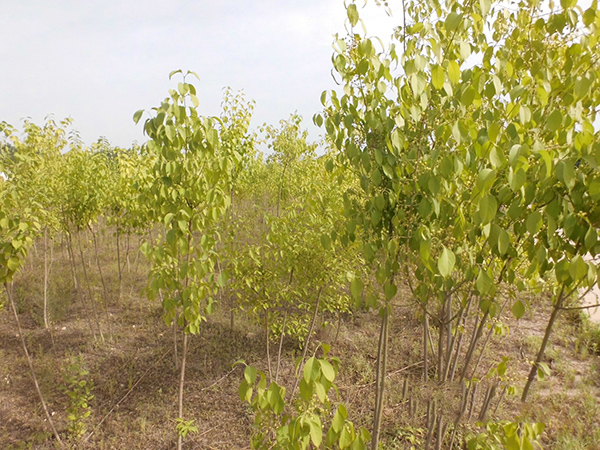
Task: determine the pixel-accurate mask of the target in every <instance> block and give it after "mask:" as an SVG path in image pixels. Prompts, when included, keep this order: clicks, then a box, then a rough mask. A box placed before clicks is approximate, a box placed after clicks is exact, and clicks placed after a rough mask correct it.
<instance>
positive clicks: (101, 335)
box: [77, 233, 105, 343]
mask: <svg viewBox="0 0 600 450" xmlns="http://www.w3.org/2000/svg"><path fill="white" fill-rule="evenodd" d="M77 243H78V245H79V255H80V257H81V267H82V268H83V278H84V279H85V284H86V286H87V290H88V295H89V297H90V303H91V305H92V312H93V313H94V319H95V320H96V327H97V328H98V332H99V333H100V340H101V341H102V342H103V343H104V342H105V340H104V334H103V333H102V328H101V327H100V318H99V317H98V312H97V311H96V306H95V305H94V295H93V293H92V287H91V285H90V279H89V277H88V272H87V268H86V265H85V258H84V256H83V246H82V245H81V235H80V233H77Z"/></svg>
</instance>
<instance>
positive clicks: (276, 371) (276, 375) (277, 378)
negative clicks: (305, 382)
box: [275, 311, 287, 383]
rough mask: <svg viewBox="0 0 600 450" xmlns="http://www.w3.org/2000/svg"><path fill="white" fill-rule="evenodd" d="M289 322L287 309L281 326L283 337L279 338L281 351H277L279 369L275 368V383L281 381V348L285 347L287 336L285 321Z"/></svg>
mask: <svg viewBox="0 0 600 450" xmlns="http://www.w3.org/2000/svg"><path fill="white" fill-rule="evenodd" d="M286 322H287V311H286V312H285V316H283V326H282V327H281V337H280V339H279V352H278V353H277V369H276V370H275V383H277V382H278V381H279V366H280V365H281V349H282V348H283V338H284V336H285V323H286Z"/></svg>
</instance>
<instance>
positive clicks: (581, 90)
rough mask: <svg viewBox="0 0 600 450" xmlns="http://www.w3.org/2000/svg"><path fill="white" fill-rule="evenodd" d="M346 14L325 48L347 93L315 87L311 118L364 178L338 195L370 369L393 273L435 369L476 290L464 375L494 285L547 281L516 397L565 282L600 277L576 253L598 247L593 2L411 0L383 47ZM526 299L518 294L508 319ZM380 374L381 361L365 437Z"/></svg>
mask: <svg viewBox="0 0 600 450" xmlns="http://www.w3.org/2000/svg"><path fill="white" fill-rule="evenodd" d="M347 13H348V20H349V22H350V27H351V32H350V35H349V36H348V38H347V39H346V40H343V39H338V40H337V41H336V45H335V48H336V54H335V55H334V57H333V65H334V69H335V71H336V72H337V74H338V77H339V78H340V79H341V84H342V85H343V95H341V94H340V95H338V94H337V93H336V92H331V93H329V94H324V95H323V97H322V100H323V104H324V106H325V108H326V109H325V114H324V116H321V115H317V116H316V117H315V122H316V123H317V124H318V125H321V124H324V125H325V129H326V131H327V134H328V139H329V141H330V142H331V143H332V145H333V146H334V147H335V148H336V149H337V150H338V152H339V153H338V156H337V158H336V159H337V163H338V164H340V165H342V166H346V167H348V168H350V169H351V170H352V171H353V172H354V173H355V174H356V176H357V178H358V179H359V180H360V185H361V188H362V191H361V192H348V193H347V195H346V203H347V205H348V208H347V216H348V223H349V224H350V229H354V227H355V226H358V227H359V228H360V229H361V230H362V234H361V239H362V241H363V249H364V254H365V257H366V259H367V260H368V261H370V262H371V264H373V267H374V271H375V273H376V274H377V280H378V282H379V283H380V284H381V286H382V290H383V293H384V298H385V299H386V301H385V302H384V303H383V305H382V307H381V314H382V318H383V319H382V327H381V339H380V350H379V358H378V360H379V361H380V363H379V367H380V368H381V370H378V374H379V373H380V371H382V372H385V353H386V352H385V348H386V342H387V326H388V325H387V320H388V317H389V312H390V300H391V299H392V298H393V297H394V296H395V294H396V287H395V286H396V284H397V283H398V282H399V281H400V280H401V279H402V280H403V281H404V282H406V283H408V284H409V285H410V287H411V288H412V291H413V294H415V297H416V299H417V301H418V304H419V305H420V306H419V307H420V308H421V309H422V310H423V314H424V317H425V319H426V320H425V326H424V330H425V332H424V349H425V351H426V349H427V343H426V342H427V338H426V335H427V325H426V322H427V317H428V316H431V317H435V320H436V321H437V326H438V330H439V331H438V333H439V341H438V367H437V370H438V377H439V379H440V381H443V380H444V379H445V377H446V376H447V374H448V368H449V367H451V366H452V365H453V364H454V362H452V363H451V358H450V356H451V354H452V352H453V351H454V352H455V354H456V355H458V354H459V351H460V347H458V348H454V345H455V344H454V343H455V342H458V341H456V339H455V337H456V336H453V331H452V330H453V329H455V330H458V328H459V327H453V326H452V325H451V322H452V320H455V319H456V318H459V317H462V315H463V314H464V312H465V311H467V310H468V305H470V303H471V297H472V295H473V294H475V295H476V297H478V298H479V302H477V303H478V305H479V308H478V311H477V312H476V314H477V318H476V322H475V323H476V324H477V323H479V325H477V326H476V327H475V333H474V334H473V338H472V340H471V344H470V345H469V348H468V349H467V351H466V354H465V356H464V358H465V359H464V361H463V367H462V376H461V378H464V377H465V374H466V371H467V369H468V366H469V363H470V361H471V360H472V357H473V350H474V349H473V345H474V344H476V343H477V341H478V339H479V337H480V336H481V330H482V326H483V324H484V323H485V322H486V320H487V319H488V318H489V317H490V316H493V315H495V314H496V313H497V312H498V310H499V308H500V309H501V307H499V306H498V305H497V304H496V302H495V301H494V294H495V291H496V287H495V286H496V285H497V284H499V283H500V282H502V281H505V280H506V281H508V282H509V283H515V284H517V286H518V287H519V288H520V289H522V288H524V287H525V284H524V283H517V281H519V279H525V280H527V279H540V278H541V279H544V280H548V281H550V282H555V281H556V282H557V283H556V284H557V288H555V298H554V301H553V305H554V306H553V307H554V312H553V314H552V316H551V318H550V322H549V326H548V330H547V333H546V337H545V338H544V342H543V344H542V348H541V349H540V352H539V355H538V358H537V361H536V362H535V364H534V366H533V367H532V374H533V375H532V376H530V377H529V381H528V383H527V385H526V387H525V390H524V392H523V400H525V399H526V396H527V391H528V387H529V384H530V383H531V381H532V380H533V378H534V377H535V372H536V370H538V369H540V367H543V366H541V365H540V364H541V357H542V355H543V351H544V346H545V343H546V342H547V338H548V335H549V332H550V330H551V327H552V324H553V322H554V320H555V317H556V315H557V314H558V311H559V310H560V309H561V308H562V307H563V303H564V301H565V300H566V299H567V298H568V294H570V293H571V292H573V291H574V289H576V288H577V287H580V286H582V285H592V284H594V283H595V282H596V269H595V268H594V267H593V264H591V263H589V262H586V261H585V260H584V259H583V256H584V255H585V254H586V253H588V252H590V253H591V254H592V255H595V254H596V253H597V251H598V250H599V247H598V246H597V237H596V236H597V228H598V224H599V223H600V222H599V221H598V203H597V198H598V189H597V188H598V186H600V184H598V163H599V161H600V160H599V159H598V158H599V156H598V155H599V147H598V134H597V131H595V130H594V127H593V123H594V120H595V119H596V117H597V113H598V94H597V92H598V83H600V81H599V80H600V77H599V76H598V75H599V72H598V58H597V55H595V53H594V50H593V49H594V48H595V46H596V45H597V42H598V24H599V17H598V12H597V4H596V2H594V3H593V4H592V5H591V7H590V8H589V9H588V10H586V11H582V10H581V9H580V8H578V7H577V6H576V4H575V2H574V1H563V2H561V8H557V7H556V6H555V5H554V4H553V3H552V2H550V3H546V2H542V1H538V0H532V1H516V2H512V3H510V4H505V3H497V4H493V3H492V2H490V1H488V0H482V1H479V2H473V1H466V2H458V1H449V2H438V1H426V2H406V6H405V8H404V25H403V26H401V27H398V29H397V31H396V35H395V39H396V40H397V41H398V46H396V45H395V44H392V45H391V46H390V47H389V49H385V48H384V49H381V50H377V48H378V47H377V42H376V41H375V40H374V39H369V38H368V37H366V35H364V34H360V33H358V32H356V31H355V28H354V27H355V26H356V25H357V24H358V23H359V21H360V18H359V12H358V9H357V7H356V5H355V4H354V3H351V4H349V5H348V8H347ZM560 230H562V231H560ZM557 231H558V232H557ZM586 237H587V241H586ZM349 238H352V236H349ZM360 288H361V286H360V284H359V283H356V287H355V291H357V292H360V290H361V289H360ZM432 300H433V303H432ZM477 303H476V304H477ZM524 310H525V307H524V304H523V303H522V302H521V301H520V300H516V301H514V303H513V305H512V311H513V313H514V314H515V315H516V316H517V317H521V316H522V315H523V313H524ZM432 314H433V315H432ZM451 319H452V320H451ZM455 323H456V322H455ZM444 329H445V330H446V331H444ZM444 341H445V343H444ZM444 348H445V350H446V351H445V356H444V354H443V353H442V349H444ZM424 356H425V359H427V354H426V353H425V355H424ZM450 370H451V371H452V370H453V369H450ZM383 379H384V376H381V375H378V382H377V388H376V393H377V395H376V411H375V423H374V428H373V434H372V435H373V443H372V444H373V448H374V449H375V448H377V445H378V435H379V433H378V429H379V422H380V419H381V414H380V411H381V407H382V401H383V388H384V385H383ZM441 439H442V436H438V441H439V440H441Z"/></svg>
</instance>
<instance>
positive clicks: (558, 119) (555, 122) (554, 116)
mask: <svg viewBox="0 0 600 450" xmlns="http://www.w3.org/2000/svg"><path fill="white" fill-rule="evenodd" d="M561 124H562V113H561V112H560V111H559V110H558V109H555V110H554V111H552V113H551V114H550V115H549V116H548V119H547V120H546V129H547V130H548V131H550V132H551V133H553V132H555V131H556V130H558V128H559V127H560V126H561Z"/></svg>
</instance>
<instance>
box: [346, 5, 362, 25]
mask: <svg viewBox="0 0 600 450" xmlns="http://www.w3.org/2000/svg"><path fill="white" fill-rule="evenodd" d="M346 12H347V14H348V20H350V25H352V26H355V25H356V24H357V23H358V19H359V17H358V10H357V9H356V5H355V4H354V3H351V4H350V5H348V9H347V10H346Z"/></svg>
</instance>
